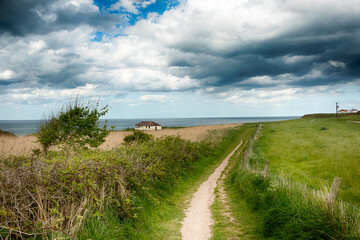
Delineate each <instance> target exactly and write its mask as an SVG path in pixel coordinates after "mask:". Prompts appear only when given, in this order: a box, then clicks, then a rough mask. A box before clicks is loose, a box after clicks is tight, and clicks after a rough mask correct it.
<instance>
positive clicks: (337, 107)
mask: <svg viewBox="0 0 360 240" xmlns="http://www.w3.org/2000/svg"><path fill="white" fill-rule="evenodd" d="M338 104H339V103H338V102H336V113H335V116H336V117H337V115H338V109H339V105H338Z"/></svg>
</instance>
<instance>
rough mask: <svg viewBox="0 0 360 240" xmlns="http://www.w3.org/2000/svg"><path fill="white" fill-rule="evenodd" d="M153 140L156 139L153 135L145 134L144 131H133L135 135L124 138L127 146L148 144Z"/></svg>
mask: <svg viewBox="0 0 360 240" xmlns="http://www.w3.org/2000/svg"><path fill="white" fill-rule="evenodd" d="M153 138H154V137H153V135H150V134H147V133H144V132H142V131H133V134H131V135H128V136H126V137H125V138H124V141H125V143H126V144H130V143H142V142H148V141H150V140H152V139H153Z"/></svg>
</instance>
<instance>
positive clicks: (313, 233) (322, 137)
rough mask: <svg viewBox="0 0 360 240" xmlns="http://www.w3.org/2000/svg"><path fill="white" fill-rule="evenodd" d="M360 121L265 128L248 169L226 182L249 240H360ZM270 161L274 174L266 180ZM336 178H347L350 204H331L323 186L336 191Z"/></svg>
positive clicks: (354, 118)
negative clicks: (332, 186) (334, 182)
mask: <svg viewBox="0 0 360 240" xmlns="http://www.w3.org/2000/svg"><path fill="white" fill-rule="evenodd" d="M358 121H359V117H358V116H351V117H345V118H339V119H336V118H321V119H320V118H313V119H298V120H292V121H284V122H273V123H265V124H264V126H263V128H262V130H261V136H260V138H259V139H258V140H257V141H255V143H254V145H253V154H252V156H251V157H250V159H249V165H248V166H246V164H245V168H242V166H241V159H238V161H237V162H236V164H235V167H234V168H233V170H232V171H231V172H230V175H229V177H228V181H227V182H226V186H227V190H228V193H229V196H230V199H231V205H232V210H233V211H232V212H233V214H234V215H235V216H236V214H237V213H241V215H240V216H241V218H238V221H239V222H241V223H244V225H245V229H246V230H247V231H249V235H248V236H249V237H248V239H289V240H291V239H319V240H320V239H344V240H347V239H360V221H359V220H360V219H359V211H360V209H359V207H358V204H359V198H358V195H357V191H356V188H357V187H358V186H359V184H358V183H359V181H358V177H359V172H358V171H359V167H358V166H359V161H360V158H359V153H358V151H357V146H358V143H359V128H360V124H359V123H357V122H358ZM337 148H341V150H340V151H335V150H332V149H337ZM328 149H330V150H328ZM266 160H270V173H269V174H268V176H267V177H264V175H263V169H264V163H265V161H266ZM334 176H339V177H341V178H342V179H343V183H342V186H343V187H342V188H341V191H340V198H341V199H342V200H344V199H345V200H346V201H348V202H351V204H348V203H345V202H344V201H336V202H329V201H328V190H327V191H324V190H323V186H324V185H328V186H331V182H332V179H333V177H334ZM345 184H346V185H348V186H350V187H352V188H354V189H355V190H350V189H349V188H347V187H345V186H344V185H345ZM219 203H220V202H217V204H218V205H219ZM220 204H221V203H220ZM214 207H216V208H217V206H214ZM216 212H218V210H217V209H216V211H215V213H216ZM225 226H227V225H225ZM247 226H248V227H249V228H247ZM238 230H239V232H241V227H238ZM223 234H225V235H226V234H227V233H226V232H225V233H223ZM219 236H220V238H218V239H221V235H219ZM215 239H216V238H215ZM245 239H246V238H245Z"/></svg>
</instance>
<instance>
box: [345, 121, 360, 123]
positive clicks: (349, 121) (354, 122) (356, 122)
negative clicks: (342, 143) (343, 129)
mask: <svg viewBox="0 0 360 240" xmlns="http://www.w3.org/2000/svg"><path fill="white" fill-rule="evenodd" d="M348 122H354V123H360V122H358V121H348Z"/></svg>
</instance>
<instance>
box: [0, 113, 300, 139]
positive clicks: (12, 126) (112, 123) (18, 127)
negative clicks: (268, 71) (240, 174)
mask: <svg viewBox="0 0 360 240" xmlns="http://www.w3.org/2000/svg"><path fill="white" fill-rule="evenodd" d="M297 118H300V116H268V117H194V118H102V119H100V124H105V123H106V121H107V123H106V124H107V126H108V127H109V129H110V128H111V129H112V130H125V129H129V128H134V126H135V124H137V123H138V122H139V121H146V120H151V121H155V122H157V123H159V124H160V125H162V126H163V127H192V126H204V125H220V124H240V123H254V122H273V121H284V120H291V119H297ZM42 121H43V120H0V129H1V130H3V131H8V132H11V133H13V134H15V135H16V136H25V135H29V134H34V133H36V132H38V129H39V127H40V124H41V122H42Z"/></svg>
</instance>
